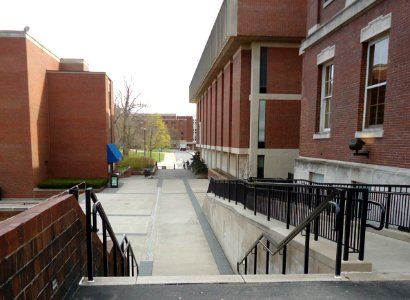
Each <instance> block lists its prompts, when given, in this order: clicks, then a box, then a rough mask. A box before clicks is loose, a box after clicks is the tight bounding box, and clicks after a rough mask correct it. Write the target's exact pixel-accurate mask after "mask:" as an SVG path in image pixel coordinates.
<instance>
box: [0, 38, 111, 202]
mask: <svg viewBox="0 0 410 300" xmlns="http://www.w3.org/2000/svg"><path fill="white" fill-rule="evenodd" d="M0 64H1V65H2V68H1V70H0V165H1V166H2V168H1V169H0V187H1V189H2V191H3V197H5V198H22V197H25V198H30V197H32V196H33V188H34V187H36V185H37V184H38V183H39V182H40V181H42V180H45V179H47V178H50V177H74V176H75V177H106V176H107V175H108V171H107V170H108V169H107V153H106V145H107V144H108V143H111V140H112V136H111V135H112V134H111V128H112V126H111V124H112V120H113V113H112V112H113V107H112V106H113V101H112V95H111V94H109V93H108V88H107V86H108V82H110V80H109V79H108V78H107V76H106V75H105V74H104V73H92V72H87V71H84V69H81V70H79V68H80V66H79V65H75V66H74V69H76V70H77V71H75V70H71V71H70V72H67V71H59V70H60V68H62V69H67V68H72V66H71V67H70V63H67V62H65V63H64V64H63V63H60V59H59V58H58V57H56V56H55V55H54V54H52V53H51V52H49V51H48V50H47V49H46V48H44V46H42V45H41V44H39V43H38V42H37V41H36V40H34V39H33V38H32V37H30V36H29V35H27V34H25V33H24V32H8V31H2V32H0ZM97 78H98V79H97ZM110 105H111V107H110ZM86 137H92V138H93V142H91V141H86ZM84 145H86V146H87V147H84ZM74 148H75V149H74Z"/></svg>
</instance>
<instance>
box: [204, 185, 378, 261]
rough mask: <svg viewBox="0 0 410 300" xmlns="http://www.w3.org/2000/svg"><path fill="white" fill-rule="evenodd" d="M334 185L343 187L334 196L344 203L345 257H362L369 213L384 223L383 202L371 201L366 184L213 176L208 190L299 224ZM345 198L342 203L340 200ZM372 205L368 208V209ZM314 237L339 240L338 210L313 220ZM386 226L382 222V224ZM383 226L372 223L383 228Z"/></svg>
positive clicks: (337, 201)
mask: <svg viewBox="0 0 410 300" xmlns="http://www.w3.org/2000/svg"><path fill="white" fill-rule="evenodd" d="M334 189H338V190H340V192H339V193H337V195H338V196H336V197H335V199H333V201H335V202H336V203H338V204H342V205H341V206H342V207H345V208H346V209H345V212H344V214H345V222H344V231H345V234H344V241H343V245H344V250H343V259H345V260H347V259H348V256H349V253H351V252H353V253H359V260H363V258H364V244H365V231H366V226H370V225H367V224H366V220H367V215H368V214H369V213H371V214H372V215H374V216H379V217H380V219H379V220H376V217H375V218H374V219H375V221H379V222H381V223H382V220H381V219H382V218H384V208H383V207H382V206H381V205H380V203H377V202H373V201H369V195H370V193H369V190H368V189H366V188H357V187H356V188H351V187H342V186H337V187H336V186H330V185H319V184H308V182H295V181H292V180H290V181H289V180H286V181H279V180H275V181H270V182H267V181H263V182H261V181H254V182H250V181H244V180H214V179H211V181H210V184H209V189H208V191H209V192H212V193H214V194H215V195H216V196H219V197H222V198H224V199H227V200H228V201H234V202H235V203H236V204H238V205H243V207H244V209H249V210H252V211H253V213H254V214H255V215H256V214H257V213H260V214H263V215H265V216H267V220H268V221H269V220H270V219H271V218H273V219H275V220H278V221H281V222H284V223H285V224H286V227H287V228H288V229H289V226H290V225H292V226H298V225H299V224H300V223H301V222H302V221H303V220H304V219H305V218H306V217H307V216H308V215H309V214H310V213H311V212H312V210H314V209H315V208H316V207H317V206H318V205H320V204H321V203H322V202H323V201H325V199H326V197H327V195H329V193H331V192H332V191H333V190H334ZM341 202H343V203H341ZM368 208H369V209H368ZM312 225H313V226H312V233H313V234H314V238H315V240H318V237H319V236H320V237H322V238H325V239H328V240H331V241H334V242H336V238H337V236H336V232H335V230H334V228H335V227H336V214H335V211H334V208H332V207H329V208H328V209H327V210H325V211H324V212H322V213H321V214H320V215H319V216H318V217H317V218H316V219H315V222H314V223H313V224H312ZM381 226H383V224H381ZM381 226H378V227H376V226H372V227H374V228H376V229H380V227H381Z"/></svg>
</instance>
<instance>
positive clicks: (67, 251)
mask: <svg viewBox="0 0 410 300" xmlns="http://www.w3.org/2000/svg"><path fill="white" fill-rule="evenodd" d="M0 244H1V245H2V247H0V270H1V272H0V299H1V300H3V299H7V300H8V299H36V298H39V299H69V298H70V296H71V295H72V293H73V292H74V291H75V290H76V288H77V285H78V282H79V280H80V278H81V277H82V276H84V275H85V274H86V233H85V215H84V213H83V211H82V210H81V208H80V206H79V205H78V203H77V200H76V199H75V198H74V197H73V196H70V195H66V196H62V197H60V198H56V199H52V200H48V201H47V202H43V203H41V204H39V205H37V206H35V207H33V208H31V209H29V210H26V211H24V212H22V213H20V214H19V215H17V216H14V217H12V218H10V219H8V220H5V221H4V222H3V223H2V224H1V227H0ZM93 245H94V259H95V261H96V264H95V269H94V270H95V272H94V274H95V275H96V276H102V274H103V265H102V242H101V241H100V239H99V237H98V236H97V235H96V234H93ZM111 247H112V245H111ZM108 257H109V264H110V266H112V261H113V251H110V252H109V254H108ZM110 271H111V272H110V274H111V275H112V274H113V269H112V267H111V269H110ZM54 280H56V284H57V285H56V287H55V288H53V284H52V282H53V281H54Z"/></svg>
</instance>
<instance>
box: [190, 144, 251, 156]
mask: <svg viewBox="0 0 410 300" xmlns="http://www.w3.org/2000/svg"><path fill="white" fill-rule="evenodd" d="M197 147H200V148H201V149H208V150H215V151H219V152H228V153H232V154H249V148H233V147H221V146H211V145H197Z"/></svg>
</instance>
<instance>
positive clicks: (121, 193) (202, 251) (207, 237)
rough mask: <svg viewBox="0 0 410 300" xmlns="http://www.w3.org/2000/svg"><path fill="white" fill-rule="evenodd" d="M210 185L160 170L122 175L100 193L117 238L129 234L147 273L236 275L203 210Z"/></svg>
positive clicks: (185, 173)
mask: <svg viewBox="0 0 410 300" xmlns="http://www.w3.org/2000/svg"><path fill="white" fill-rule="evenodd" d="M175 178H176V179H175ZM207 188H208V180H206V179H195V176H193V175H192V173H191V172H190V171H187V170H183V169H182V170H175V171H174V170H159V172H158V175H156V176H155V178H154V179H146V178H144V177H142V176H132V177H129V178H121V179H120V187H119V188H107V189H105V190H104V191H103V192H102V193H98V194H97V197H98V199H99V200H100V201H101V203H102V205H103V207H104V210H105V211H106V213H107V215H108V218H109V220H110V222H111V225H112V227H113V229H114V231H115V233H116V235H117V238H118V239H119V240H121V238H122V236H123V234H126V235H127V237H128V238H129V240H130V242H131V245H132V247H133V249H134V252H135V254H136V256H137V260H138V262H139V263H140V270H141V275H142V276H151V275H153V276H170V275H174V276H175V275H219V274H232V270H231V269H230V267H229V264H228V262H227V260H226V258H225V256H224V254H223V251H222V249H221V248H220V246H219V244H218V242H217V241H216V239H215V237H214V236H213V232H212V230H210V228H209V224H207V221H206V219H205V217H204V216H203V213H202V210H201V209H200V204H199V202H198V199H201V200H202V199H203V198H204V196H205V193H206V190H207ZM194 206H196V208H194ZM198 208H199V210H198ZM201 214H202V216H201ZM204 221H205V222H206V224H203V223H204ZM206 225H208V228H206ZM100 227H101V225H100ZM204 228H205V229H204ZM212 236H213V237H212ZM209 241H211V242H209ZM215 242H216V243H215ZM218 264H219V265H218Z"/></svg>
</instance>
